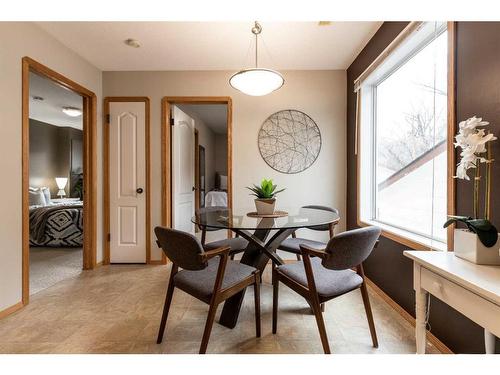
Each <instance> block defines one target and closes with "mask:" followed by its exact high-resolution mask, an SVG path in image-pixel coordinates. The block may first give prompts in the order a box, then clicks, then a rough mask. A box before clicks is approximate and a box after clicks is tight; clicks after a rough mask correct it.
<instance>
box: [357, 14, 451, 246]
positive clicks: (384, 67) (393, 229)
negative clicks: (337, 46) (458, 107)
mask: <svg viewBox="0 0 500 375" xmlns="http://www.w3.org/2000/svg"><path fill="white" fill-rule="evenodd" d="M446 30H447V23H446V22H438V23H436V22H423V23H422V24H421V25H420V26H419V27H418V29H416V30H415V31H414V32H413V33H411V34H410V35H409V36H408V37H407V38H406V39H405V40H404V41H403V42H402V43H401V44H400V45H399V46H398V47H397V48H396V49H395V50H394V51H392V52H391V54H390V55H389V56H387V57H386V58H385V60H384V61H383V62H382V63H381V64H380V65H379V66H378V67H377V68H375V69H374V70H373V71H372V72H371V73H370V74H369V75H368V76H367V77H366V78H365V79H364V80H363V82H361V83H360V92H358V95H361V100H360V102H361V109H360V123H359V124H358V134H359V139H358V155H357V157H358V225H360V226H363V225H376V226H378V227H380V228H381V229H382V230H383V234H384V235H385V236H386V237H388V238H390V239H393V240H395V241H397V242H400V243H402V244H404V245H407V246H409V247H411V248H414V249H433V250H444V251H446V250H447V244H446V243H444V242H441V241H439V240H436V239H433V238H429V236H426V235H422V234H418V233H415V232H412V231H411V230H408V229H404V228H399V227H397V226H394V225H391V224H387V223H384V222H381V221H378V220H376V219H375V217H376V215H375V209H376V202H375V200H376V184H375V183H374V178H375V176H376V174H375V169H376V166H377V162H376V156H377V155H376V144H375V143H376V139H377V137H376V134H375V133H376V123H375V122H376V120H375V119H376V92H377V86H378V85H379V84H380V83H382V82H383V81H384V80H385V79H386V78H388V77H389V76H391V74H392V73H394V72H395V71H396V70H398V69H399V68H400V67H401V66H403V65H404V64H405V63H406V62H408V61H409V60H410V59H411V58H412V57H414V56H415V55H416V54H418V53H419V52H420V51H421V50H422V49H423V48H425V47H426V46H427V45H428V44H429V43H431V42H432V41H434V40H435V39H436V38H437V37H438V36H440V35H441V34H442V33H443V32H445V31H446ZM448 48H450V46H448ZM449 94H450V93H448V95H449ZM448 120H449V119H448ZM449 133H450V132H449V131H448V139H447V141H448V142H450V134H449ZM447 158H448V159H450V155H449V153H448V154H447ZM448 165H450V160H448Z"/></svg>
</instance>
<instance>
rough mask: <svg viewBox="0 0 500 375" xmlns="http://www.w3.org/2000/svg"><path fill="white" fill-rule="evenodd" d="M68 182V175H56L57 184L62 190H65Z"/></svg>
mask: <svg viewBox="0 0 500 375" xmlns="http://www.w3.org/2000/svg"><path fill="white" fill-rule="evenodd" d="M67 183H68V178H67V177H56V184H57V187H58V188H59V189H60V190H63V189H64V188H65V187H66V184H67Z"/></svg>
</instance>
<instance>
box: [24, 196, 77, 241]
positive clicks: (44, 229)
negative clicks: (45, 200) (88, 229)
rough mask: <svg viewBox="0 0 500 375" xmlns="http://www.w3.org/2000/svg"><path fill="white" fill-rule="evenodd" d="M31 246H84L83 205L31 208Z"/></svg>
mask: <svg viewBox="0 0 500 375" xmlns="http://www.w3.org/2000/svg"><path fill="white" fill-rule="evenodd" d="M30 246H49V247H80V246H83V205H82V204H81V202H79V204H71V205H51V206H43V207H33V208H30Z"/></svg>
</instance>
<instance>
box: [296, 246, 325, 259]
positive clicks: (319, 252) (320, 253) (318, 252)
mask: <svg viewBox="0 0 500 375" xmlns="http://www.w3.org/2000/svg"><path fill="white" fill-rule="evenodd" d="M300 252H301V253H302V255H309V256H314V257H318V258H321V259H324V258H325V257H326V253H325V251H324V249H315V248H313V247H310V246H307V245H302V244H301V245H300Z"/></svg>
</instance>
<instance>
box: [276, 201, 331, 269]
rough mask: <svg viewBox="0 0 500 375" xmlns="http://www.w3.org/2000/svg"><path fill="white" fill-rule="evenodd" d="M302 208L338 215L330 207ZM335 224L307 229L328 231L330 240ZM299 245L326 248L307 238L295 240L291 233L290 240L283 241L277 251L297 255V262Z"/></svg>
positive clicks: (293, 234)
mask: <svg viewBox="0 0 500 375" xmlns="http://www.w3.org/2000/svg"><path fill="white" fill-rule="evenodd" d="M302 208H312V209H315V210H323V211H330V212H333V213H336V214H337V215H338V214H339V210H337V209H336V208H332V207H327V206H318V205H309V206H303V207H302ZM336 224H337V223H330V224H325V225H318V226H316V227H312V228H309V229H312V230H316V231H328V232H329V235H330V238H332V237H333V236H334V234H335V225H336ZM300 245H307V246H309V247H313V248H319V249H324V248H325V247H326V243H324V242H321V241H315V240H309V239H307V238H297V236H296V235H295V232H294V233H292V237H291V238H287V239H286V240H284V241H283V242H282V243H281V244H280V246H279V247H278V250H283V251H286V252H289V253H293V254H295V255H297V260H300Z"/></svg>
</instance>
